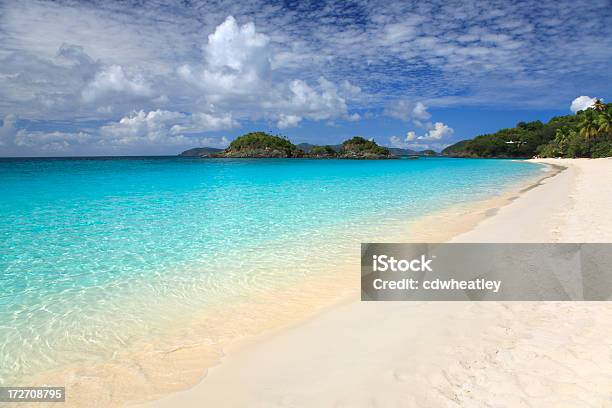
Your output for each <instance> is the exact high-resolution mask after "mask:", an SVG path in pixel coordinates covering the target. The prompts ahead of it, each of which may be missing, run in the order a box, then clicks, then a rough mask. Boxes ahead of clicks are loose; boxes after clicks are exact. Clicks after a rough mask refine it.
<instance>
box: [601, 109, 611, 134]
mask: <svg viewBox="0 0 612 408" xmlns="http://www.w3.org/2000/svg"><path fill="white" fill-rule="evenodd" d="M597 126H598V128H597V130H598V131H599V133H600V134H608V135H610V134H612V107H608V108H607V109H606V110H604V111H601V112H600V113H599V114H598V115H597Z"/></svg>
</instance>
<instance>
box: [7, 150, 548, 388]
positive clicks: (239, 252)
mask: <svg viewBox="0 0 612 408" xmlns="http://www.w3.org/2000/svg"><path fill="white" fill-rule="evenodd" d="M540 171H541V167H539V166H535V165H532V164H530V163H526V162H517V161H508V160H470V159H443V158H427V159H419V160H389V161H347V160H301V159H290V160H282V159H271V160H244V159H241V160H228V159H225V160H224V159H218V160H215V159H210V160H202V159H187V158H113V159H110V158H109V159H104V158H100V159H0V214H1V218H0V284H1V287H2V291H1V293H0V339H3V340H2V342H1V344H0V384H9V383H11V382H13V383H11V384H12V385H16V384H14V381H17V380H16V379H17V378H20V377H23V376H27V375H31V374H33V373H36V372H39V371H41V370H47V369H53V368H56V367H60V366H63V365H70V364H74V363H77V362H78V363H82V362H87V361H90V360H91V361H97V360H98V359H104V358H110V357H112V355H113V353H114V352H115V351H117V350H121V349H122V348H124V347H126V345H130V344H132V343H134V342H136V341H138V340H139V338H140V337H142V336H147V335H152V334H155V333H157V332H158V331H160V330H163V327H164V323H168V322H171V321H173V320H175V319H176V316H177V315H181V316H189V314H190V313H191V312H195V311H196V310H197V311H201V310H202V309H203V308H205V307H206V305H208V304H212V303H213V302H216V304H218V303H219V302H221V303H223V302H227V301H231V298H232V297H233V296H242V295H244V294H245V293H248V291H249V290H259V291H265V290H266V289H267V288H269V287H271V286H273V285H274V283H275V282H277V281H278V280H282V279H283V278H284V277H285V275H287V276H288V275H291V276H292V277H295V269H296V267H295V266H296V265H301V268H299V269H300V270H299V274H302V275H307V274H309V273H312V271H313V270H314V269H316V268H314V267H310V266H309V265H310V262H311V261H310V260H308V257H309V253H308V252H307V251H305V250H304V247H305V246H310V244H309V245H305V243H307V242H308V243H314V242H318V243H319V244H320V245H323V246H322V247H327V248H329V254H328V255H329V259H330V260H333V259H334V257H336V256H337V255H338V254H340V253H341V252H343V251H348V252H350V251H354V253H355V254H356V256H357V254H358V251H359V246H358V243H359V241H360V240H369V239H373V238H380V235H375V233H374V232H375V231H377V230H376V227H377V226H378V227H380V225H381V223H383V222H384V223H387V224H393V223H394V222H396V223H397V224H398V225H399V220H405V219H407V218H414V217H419V216H422V215H425V214H428V213H430V212H432V211H435V210H439V209H443V208H445V207H448V206H450V205H453V204H456V203H463V202H466V201H470V200H476V199H482V198H487V197H489V196H492V195H494V194H496V193H498V192H500V190H502V189H503V188H505V187H507V186H509V185H511V184H514V183H517V182H518V181H520V180H523V179H526V178H528V177H532V176H535V175H537V174H538V173H539V172H540ZM378 221H380V222H378ZM443 227H444V226H441V228H443ZM377 233H379V232H377ZM407 233H409V232H407ZM313 245H314V244H313ZM330 254H333V255H330ZM283 266H285V267H283Z"/></svg>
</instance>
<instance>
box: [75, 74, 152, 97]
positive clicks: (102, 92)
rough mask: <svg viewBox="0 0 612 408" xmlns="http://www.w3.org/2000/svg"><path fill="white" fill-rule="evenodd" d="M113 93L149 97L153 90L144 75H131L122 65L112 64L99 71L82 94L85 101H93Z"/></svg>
mask: <svg viewBox="0 0 612 408" xmlns="http://www.w3.org/2000/svg"><path fill="white" fill-rule="evenodd" d="M111 93H125V94H127V95H132V96H140V97H147V96H151V95H152V94H153V91H152V89H151V86H150V85H149V84H148V83H147V82H146V81H145V80H144V78H143V77H142V76H140V75H134V76H131V77H130V76H128V75H126V73H125V71H124V70H123V68H122V67H121V66H120V65H111V66H109V67H106V68H104V69H102V70H101V71H99V72H98V73H97V74H96V76H95V77H94V79H93V80H92V81H91V82H89V83H88V84H87V86H86V87H85V89H83V92H82V94H81V95H82V97H83V100H84V101H85V102H92V101H94V100H96V99H98V98H100V97H103V96H107V95H109V94H111Z"/></svg>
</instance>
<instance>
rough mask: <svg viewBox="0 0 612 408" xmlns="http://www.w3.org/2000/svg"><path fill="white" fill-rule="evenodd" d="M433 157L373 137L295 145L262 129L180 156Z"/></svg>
mask: <svg viewBox="0 0 612 408" xmlns="http://www.w3.org/2000/svg"><path fill="white" fill-rule="evenodd" d="M423 155H426V156H433V155H436V152H434V151H433V150H431V151H424V152H417V151H414V150H408V149H397V148H387V147H383V146H379V145H378V144H377V143H376V142H374V141H372V140H367V139H364V138H363V137H359V136H355V137H353V138H352V139H348V140H345V141H344V142H342V144H339V145H325V146H318V145H312V144H309V143H301V144H298V145H295V144H293V143H291V141H289V139H287V138H286V137H282V136H274V135H270V134H268V133H265V132H251V133H247V134H245V135H242V136H240V137H238V138H236V139H235V140H234V141H232V142H231V143H230V145H229V146H228V147H227V149H215V148H211V147H198V148H193V149H189V150H185V151H184V152H182V153H181V154H179V156H183V157H209V158H311V159H355V160H385V159H396V158H398V157H399V156H415V157H416V156H423Z"/></svg>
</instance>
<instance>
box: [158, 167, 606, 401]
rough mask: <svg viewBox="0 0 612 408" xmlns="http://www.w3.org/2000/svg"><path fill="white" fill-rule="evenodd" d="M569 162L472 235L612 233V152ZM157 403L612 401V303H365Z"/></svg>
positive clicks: (513, 238)
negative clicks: (603, 156)
mask: <svg viewBox="0 0 612 408" xmlns="http://www.w3.org/2000/svg"><path fill="white" fill-rule="evenodd" d="M548 162H551V163H555V164H561V165H564V166H568V169H567V170H566V171H564V172H562V173H560V174H559V175H557V176H555V177H553V178H550V179H547V180H545V181H544V182H543V183H542V185H540V186H538V187H536V188H534V189H531V190H529V191H526V192H524V193H523V194H522V195H521V196H520V197H518V198H517V199H516V200H514V201H513V202H512V203H511V204H509V205H507V206H505V207H503V208H501V209H499V210H498V211H497V214H496V215H494V216H493V217H490V218H488V219H485V220H484V221H482V222H481V223H480V224H479V225H478V226H477V227H476V228H475V229H474V230H472V231H469V232H467V233H464V234H462V235H459V236H457V237H456V238H455V239H454V240H455V241H462V242H558V241H565V242H584V241H588V242H612V211H611V210H610V207H611V204H612V160H611V159H599V160H548ZM149 406H156V407H207V406H210V407H412V406H415V407H417V406H418V407H459V406H461V407H483V406H487V407H488V406H491V407H494V406H495V407H530V406H535V407H582V406H584V407H612V302H608V303H571V302H566V303H561V302H559V303H554V302H548V303H544V302H541V303H528V302H522V303H518V302H515V303H493V302H487V303H468V302H464V303H416V302H404V303H383V302H380V303H374V302H370V303H361V302H359V301H352V302H348V303H345V304H343V305H340V306H338V307H336V308H333V309H332V310H330V311H328V312H326V313H323V314H322V315H320V316H318V317H315V318H313V319H311V320H310V321H308V322H305V323H304V324H301V325H299V326H297V327H295V328H292V329H288V330H285V331H282V332H281V333H277V334H273V335H268V336H266V337H264V338H260V339H258V340H257V341H255V342H251V343H250V344H249V345H246V346H243V347H240V348H237V349H235V350H231V351H230V352H229V353H228V356H227V357H226V358H224V360H223V362H222V363H221V365H219V366H217V367H214V368H213V369H211V370H210V372H209V375H208V376H207V377H206V378H205V379H204V381H202V382H201V383H200V384H198V385H197V386H196V387H194V388H192V389H191V390H188V391H186V392H182V393H178V394H174V395H171V396H168V397H166V398H165V399H162V400H160V401H157V402H154V403H151V404H149Z"/></svg>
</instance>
